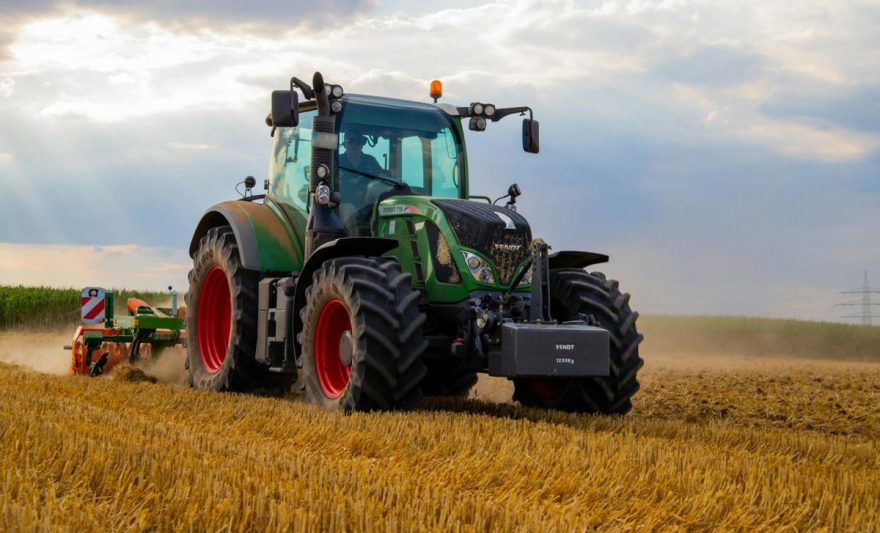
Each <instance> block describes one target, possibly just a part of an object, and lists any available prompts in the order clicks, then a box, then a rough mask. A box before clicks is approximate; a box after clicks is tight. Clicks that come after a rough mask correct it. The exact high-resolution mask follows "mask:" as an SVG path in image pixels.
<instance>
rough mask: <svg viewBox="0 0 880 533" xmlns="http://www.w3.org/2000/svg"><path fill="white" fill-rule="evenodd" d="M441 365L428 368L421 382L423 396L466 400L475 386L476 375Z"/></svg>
mask: <svg viewBox="0 0 880 533" xmlns="http://www.w3.org/2000/svg"><path fill="white" fill-rule="evenodd" d="M441 365H442V363H441ZM441 365H432V366H428V374H427V376H425V379H424V381H422V390H423V391H424V392H425V395H426V396H452V397H457V398H467V396H468V393H469V392H470V390H471V389H472V388H473V386H474V385H476V384H477V373H476V372H462V371H460V370H457V369H450V368H448V367H445V366H441Z"/></svg>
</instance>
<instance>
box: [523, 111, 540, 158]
mask: <svg viewBox="0 0 880 533" xmlns="http://www.w3.org/2000/svg"><path fill="white" fill-rule="evenodd" d="M522 141H523V150H525V151H526V152H528V153H530V154H537V153H538V151H539V150H540V143H539V141H538V121H537V120H533V119H530V118H524V119H523V128H522Z"/></svg>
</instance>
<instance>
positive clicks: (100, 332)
mask: <svg viewBox="0 0 880 533" xmlns="http://www.w3.org/2000/svg"><path fill="white" fill-rule="evenodd" d="M169 290H170V287H169ZM80 300H81V303H82V309H81V318H82V322H83V325H81V326H79V327H78V328H77V329H76V332H75V333H74V335H73V342H72V343H71V344H70V345H69V346H65V347H64V349H65V350H70V353H71V367H70V370H71V372H72V373H73V374H82V375H89V376H93V377H94V376H99V375H101V374H103V373H104V372H105V371H108V370H110V369H111V368H112V367H114V366H116V365H118V364H119V363H122V362H125V361H127V362H129V363H132V364H133V363H136V362H137V361H138V360H139V359H140V358H141V357H150V356H151V357H154V358H156V357H158V356H159V355H160V354H161V353H162V351H163V350H164V349H165V348H169V347H172V346H177V345H182V344H184V341H185V339H186V332H185V331H184V320H183V317H184V316H185V308H178V306H177V293H176V292H174V291H172V292H171V307H169V308H166V307H154V306H151V305H149V304H147V303H146V302H144V301H143V300H141V299H139V298H129V299H128V301H127V302H126V308H127V310H128V316H123V317H118V318H117V317H115V313H114V303H115V302H114V294H113V292H112V291H105V290H104V289H101V288H98V287H87V288H85V289H83V291H82V294H81V298H80Z"/></svg>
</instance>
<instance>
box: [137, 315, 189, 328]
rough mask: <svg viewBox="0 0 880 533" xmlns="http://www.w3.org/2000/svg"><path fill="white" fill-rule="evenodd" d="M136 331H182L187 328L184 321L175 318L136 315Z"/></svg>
mask: <svg viewBox="0 0 880 533" xmlns="http://www.w3.org/2000/svg"><path fill="white" fill-rule="evenodd" d="M134 328H135V329H171V330H176V331H179V330H182V329H184V328H185V326H184V324H183V320H181V319H179V318H177V317H173V316H168V317H165V316H153V315H135V317H134Z"/></svg>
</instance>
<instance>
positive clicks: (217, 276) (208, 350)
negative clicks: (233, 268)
mask: <svg viewBox="0 0 880 533" xmlns="http://www.w3.org/2000/svg"><path fill="white" fill-rule="evenodd" d="M197 313H198V314H197V316H196V335H197V337H198V343H199V356H201V358H202V366H203V367H205V370H207V371H208V372H210V373H212V374H213V373H215V372H217V371H218V370H220V367H221V366H223V361H224V360H225V359H226V351H227V349H228V347H229V331H230V329H231V328H230V326H231V320H232V296H231V294H230V292H229V282H228V281H227V279H226V272H224V271H223V269H222V268H220V267H219V266H212V267H211V269H210V270H208V273H207V274H205V281H203V282H202V288H201V290H200V291H199V303H198V310H197Z"/></svg>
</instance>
